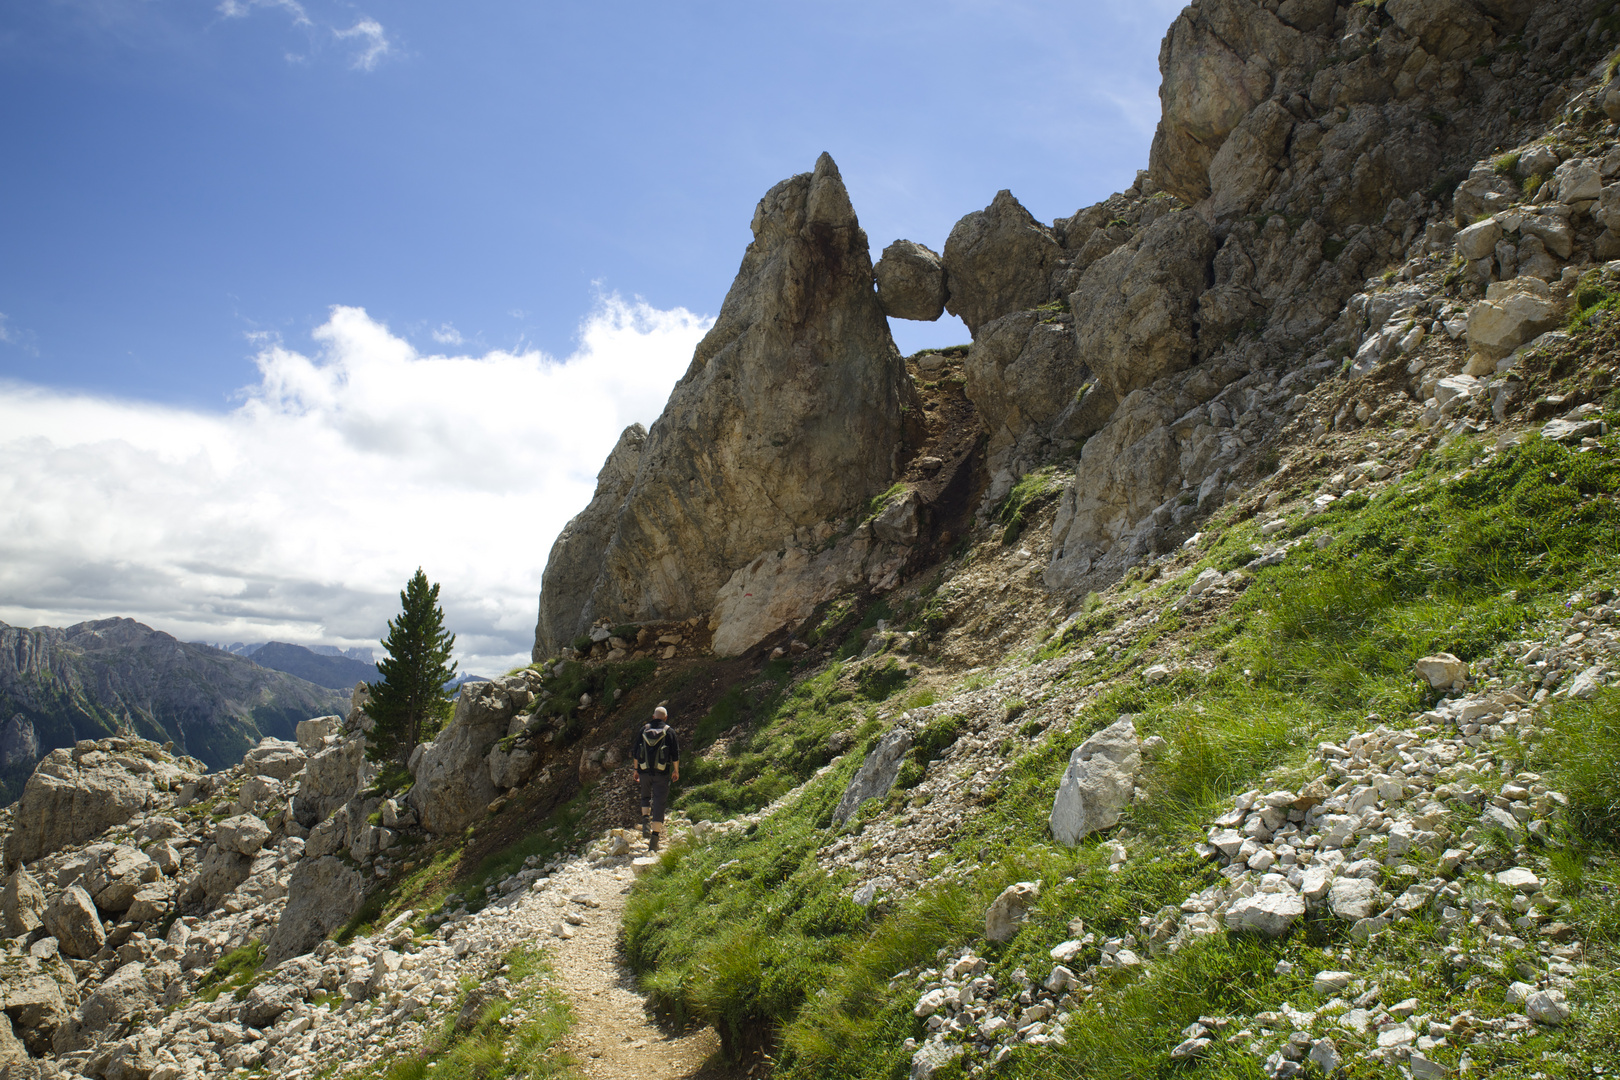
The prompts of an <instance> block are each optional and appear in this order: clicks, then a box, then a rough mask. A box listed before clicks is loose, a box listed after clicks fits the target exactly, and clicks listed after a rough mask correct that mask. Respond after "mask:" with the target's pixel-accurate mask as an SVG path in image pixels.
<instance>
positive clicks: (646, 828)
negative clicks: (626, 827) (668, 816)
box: [641, 818, 652, 840]
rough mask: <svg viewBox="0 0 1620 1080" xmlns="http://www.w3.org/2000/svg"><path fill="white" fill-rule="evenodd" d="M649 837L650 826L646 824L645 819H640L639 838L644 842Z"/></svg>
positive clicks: (650, 833) (650, 832)
mask: <svg viewBox="0 0 1620 1080" xmlns="http://www.w3.org/2000/svg"><path fill="white" fill-rule="evenodd" d="M651 835H652V825H651V824H649V823H648V821H647V819H646V818H642V819H641V838H642V839H643V840H645V839H647V837H649V836H651Z"/></svg>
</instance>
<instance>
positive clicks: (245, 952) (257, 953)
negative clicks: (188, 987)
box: [197, 938, 265, 1001]
mask: <svg viewBox="0 0 1620 1080" xmlns="http://www.w3.org/2000/svg"><path fill="white" fill-rule="evenodd" d="M264 954H265V949H264V943H263V942H261V941H259V940H258V939H257V938H255V939H254V940H252V941H250V942H248V943H247V944H246V945H243V946H242V947H241V948H238V949H232V950H231V951H230V952H228V953H226V954H225V955H224V956H221V957H220V958H219V959H218V960H215V961H214V966H213V967H211V968H209V969H208V974H206V975H204V976H203V978H202V981H201V982H200V983H198V984H197V996H198V997H200V998H202V999H203V1000H204V1001H215V1000H218V998H219V995H221V994H224V993H227V992H228V993H232V994H236V995H238V996H241V995H243V994H245V993H246V992H247V991H248V990H249V989H250V988H251V987H252V985H253V983H254V982H255V981H256V980H257V978H258V974H259V968H260V967H261V966H263V964H264Z"/></svg>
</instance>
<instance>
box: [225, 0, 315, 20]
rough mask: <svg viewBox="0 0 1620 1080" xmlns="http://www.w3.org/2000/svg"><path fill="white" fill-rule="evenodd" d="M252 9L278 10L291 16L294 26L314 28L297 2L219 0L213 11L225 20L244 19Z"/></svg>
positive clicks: (288, 0)
mask: <svg viewBox="0 0 1620 1080" xmlns="http://www.w3.org/2000/svg"><path fill="white" fill-rule="evenodd" d="M254 8H279V9H281V10H282V11H285V12H287V13H288V14H290V15H291V16H292V21H293V25H294V26H314V25H315V24H314V23H313V22H311V21H310V18H309V14H308V12H306V11H305V10H304V5H302V4H300V3H298V0H220V4H219V6H218V7H217V8H215V9H214V10H215V11H218V12H219V13H220V14H221V15H223V16H225V17H226V18H227V19H245V18H247V17H248V16H249V15H250V14H252V13H253V9H254Z"/></svg>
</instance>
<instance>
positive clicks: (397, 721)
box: [365, 567, 456, 769]
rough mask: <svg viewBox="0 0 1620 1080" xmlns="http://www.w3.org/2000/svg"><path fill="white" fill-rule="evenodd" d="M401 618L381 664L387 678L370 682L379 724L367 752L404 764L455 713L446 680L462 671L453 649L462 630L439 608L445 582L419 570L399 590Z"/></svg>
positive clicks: (372, 711)
mask: <svg viewBox="0 0 1620 1080" xmlns="http://www.w3.org/2000/svg"><path fill="white" fill-rule="evenodd" d="M399 603H400V613H399V618H397V619H390V620H389V622H388V636H387V637H385V638H383V640H382V646H383V648H384V649H387V650H388V656H387V658H386V659H383V660H380V661H378V663H377V671H378V672H379V673H380V674H381V675H382V678H381V679H380V680H378V681H377V682H374V683H371V684H370V690H371V700H370V701H368V702H367V703H366V707H365V709H366V715H367V716H369V717H371V719H372V721H373V726H372V729H371V731H370V733H369V734H368V735H367V736H366V756H367V757H368V758H370V759H371V760H372V761H376V762H387V763H395V764H398V765H399V766H400V768H402V769H403V768H404V767H405V765H406V763H407V762H409V761H410V758H411V752H412V751H413V750H415V749H416V746H417V744H418V743H420V742H425V741H426V740H428V739H431V738H433V736H434V735H436V734H437V733H438V731H439V729H440V728H441V727H443V726H444V722H445V720H446V719H448V718H449V716H450V695H449V694H447V693H446V692H445V689H444V685H445V683H447V682H449V681H450V680H451V679H452V678H454V677H455V674H456V665H455V664H454V663H453V662H452V661H451V660H450V649H451V647H452V646H454V645H455V643H456V635H454V634H450V633H446V632H445V629H444V612H443V611H442V610H441V609H440V608H439V586H438V585H437V584H434V585H430V584H428V579H427V575H426V574H424V573H422V568H421V567H417V569H416V574H415V576H414V577H412V578H411V580H410V581H409V582H407V583H406V585H405V591H404V592H401V593H400V594H399Z"/></svg>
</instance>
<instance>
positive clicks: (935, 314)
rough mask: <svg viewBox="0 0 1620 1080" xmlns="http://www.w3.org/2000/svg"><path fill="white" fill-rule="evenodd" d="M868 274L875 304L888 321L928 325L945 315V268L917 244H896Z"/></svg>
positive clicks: (885, 252) (907, 241) (930, 252)
mask: <svg viewBox="0 0 1620 1080" xmlns="http://www.w3.org/2000/svg"><path fill="white" fill-rule="evenodd" d="M872 273H873V276H874V277H876V278H877V290H878V303H880V304H882V305H883V314H885V315H887V316H889V317H890V318H893V319H916V320H919V321H921V322H932V321H933V320H935V319H937V318H939V317H940V316H941V315H943V314H944V313H945V268H944V267H943V266H942V265H941V264H940V261H939V256H938V255H936V254H934V253H933V252H932V251H929V250H928V249H927V248H925V247H923V246H922V245H921V244H917V243H913V242H912V241H910V240H896V241H895V242H894V243H892V244H890V245H889V246H888V247H886V248H884V249H883V257H882V258H881V259H879V260H878V261H877V265H876V266H874V267H873V268H872Z"/></svg>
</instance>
